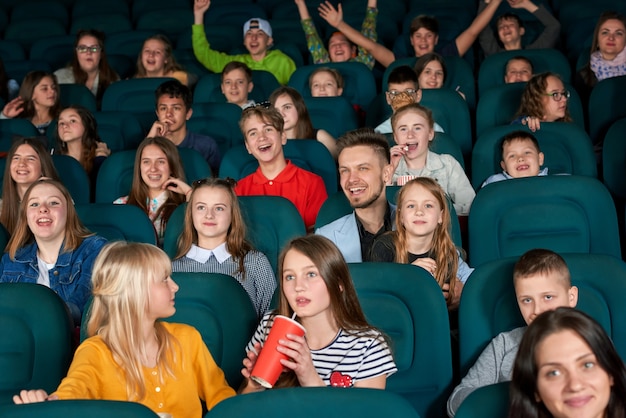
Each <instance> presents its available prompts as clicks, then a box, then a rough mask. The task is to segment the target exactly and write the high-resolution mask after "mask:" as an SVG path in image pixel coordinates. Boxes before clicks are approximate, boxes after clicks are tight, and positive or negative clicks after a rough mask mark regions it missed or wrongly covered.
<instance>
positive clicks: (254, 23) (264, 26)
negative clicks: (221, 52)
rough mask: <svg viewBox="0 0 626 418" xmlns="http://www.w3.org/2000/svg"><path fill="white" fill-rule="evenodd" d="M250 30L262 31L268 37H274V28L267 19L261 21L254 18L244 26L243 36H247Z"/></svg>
mask: <svg viewBox="0 0 626 418" xmlns="http://www.w3.org/2000/svg"><path fill="white" fill-rule="evenodd" d="M250 29H261V30H262V31H263V32H265V34H266V35H267V36H269V37H270V38H271V37H272V27H271V26H270V22H268V21H267V20H265V19H261V18H259V17H253V18H252V19H250V20H248V21H247V22H246V23H244V24H243V36H246V33H247V32H248V31H249V30H250Z"/></svg>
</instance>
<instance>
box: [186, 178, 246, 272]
mask: <svg viewBox="0 0 626 418" xmlns="http://www.w3.org/2000/svg"><path fill="white" fill-rule="evenodd" d="M235 185H236V183H235V181H234V180H233V179H230V178H227V179H220V178H212V177H209V178H206V179H202V180H197V181H194V182H193V185H192V191H191V196H190V198H189V202H188V203H187V208H186V209H185V223H184V226H183V233H182V234H181V236H180V238H179V239H178V251H177V253H176V257H174V259H178V258H181V257H184V256H185V254H187V252H188V251H189V249H190V248H191V244H196V245H197V244H198V231H197V230H196V228H195V227H194V226H193V204H194V198H195V195H196V191H198V190H199V189H201V188H205V187H206V188H213V189H222V190H224V191H225V192H226V194H228V197H229V198H230V211H231V213H230V215H231V221H230V226H229V227H228V232H227V233H226V249H227V250H228V252H229V253H230V254H231V255H232V257H233V259H234V260H237V262H238V264H239V272H240V273H241V276H242V279H243V280H245V279H246V268H245V266H244V262H243V261H244V258H245V257H246V255H247V254H248V252H250V251H251V250H252V245H251V244H250V243H249V242H248V241H246V225H245V223H244V221H243V215H242V213H241V207H240V206H239V200H238V199H237V195H236V194H235Z"/></svg>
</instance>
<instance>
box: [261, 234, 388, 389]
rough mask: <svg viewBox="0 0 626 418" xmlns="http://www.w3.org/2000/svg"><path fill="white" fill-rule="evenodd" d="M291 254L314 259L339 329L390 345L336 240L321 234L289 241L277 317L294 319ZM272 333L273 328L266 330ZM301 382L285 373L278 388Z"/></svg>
mask: <svg viewBox="0 0 626 418" xmlns="http://www.w3.org/2000/svg"><path fill="white" fill-rule="evenodd" d="M289 251H297V252H299V253H301V254H303V255H305V256H307V257H308V258H310V259H311V261H312V262H313V264H314V265H315V267H317V269H318V271H319V274H320V276H321V277H322V279H323V280H324V283H325V284H326V289H327V290H328V296H329V298H330V309H331V311H332V315H333V318H334V319H335V322H336V324H337V326H338V327H339V328H340V329H342V330H343V331H344V332H346V333H349V334H360V333H363V332H371V331H374V332H376V333H377V335H379V337H380V339H381V340H382V341H383V342H385V344H387V343H386V340H385V337H384V336H383V334H382V333H381V332H380V331H378V330H376V329H375V328H374V327H373V326H372V325H370V324H369V323H368V322H367V319H365V314H364V313H363V310H362V309H361V304H360V303H359V299H358V297H357V294H356V290H355V288H354V283H353V281H352V276H351V275H350V270H349V269H348V265H347V264H346V260H345V259H344V258H343V255H342V254H341V251H340V250H339V249H338V248H337V246H336V245H335V244H333V242H332V241H330V240H329V239H328V238H325V237H323V236H321V235H314V234H313V235H306V236H302V237H298V238H294V239H292V240H291V241H289V242H288V243H287V244H286V245H285V247H284V248H283V250H282V251H281V253H280V257H279V259H278V282H279V283H280V288H281V291H280V297H279V300H278V309H277V311H276V314H278V315H284V316H288V317H291V316H293V313H294V311H293V309H292V308H291V306H290V305H289V302H288V301H287V298H286V296H285V294H284V292H283V291H282V281H283V266H284V262H285V256H286V255H287V253H288V252H289ZM266 331H269V328H268V329H266ZM298 385H299V384H298V379H297V378H296V376H295V373H293V371H291V372H287V373H283V374H282V375H281V377H280V378H279V380H278V383H277V385H276V387H290V386H298Z"/></svg>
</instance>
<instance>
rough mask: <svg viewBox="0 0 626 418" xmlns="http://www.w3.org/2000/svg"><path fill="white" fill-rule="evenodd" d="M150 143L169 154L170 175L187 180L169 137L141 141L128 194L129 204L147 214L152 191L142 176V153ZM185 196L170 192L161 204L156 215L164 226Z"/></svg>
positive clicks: (174, 146) (176, 150)
mask: <svg viewBox="0 0 626 418" xmlns="http://www.w3.org/2000/svg"><path fill="white" fill-rule="evenodd" d="M148 145H156V146H157V147H159V148H160V149H161V151H163V153H164V154H165V155H166V156H167V164H168V165H169V169H170V175H171V176H172V177H175V178H177V179H180V180H182V181H185V171H184V170H183V163H182V160H181V159H180V154H179V153H178V148H176V145H174V144H173V143H172V141H170V140H169V139H167V138H164V137H161V136H155V137H151V138H146V139H144V140H143V141H141V144H139V147H138V148H137V153H136V154H135V167H134V170H133V183H132V186H131V188H130V194H129V195H128V204H129V205H135V206H138V207H139V208H140V209H141V210H143V211H144V212H145V213H146V214H147V213H149V211H150V210H149V206H148V200H149V199H150V193H149V191H148V186H147V185H146V183H144V182H143V179H142V178H141V155H142V153H143V150H144V149H145V148H146V147H147V146H148ZM185 199H186V198H185V196H184V195H182V194H178V193H171V192H168V198H167V200H166V201H165V203H163V204H162V205H161V207H160V208H159V209H158V211H157V213H156V217H157V218H158V217H159V216H161V219H162V220H163V221H162V222H163V227H164V226H165V224H167V220H168V219H169V218H170V216H171V215H172V212H174V210H175V209H176V208H177V207H178V205H180V204H181V203H184V202H185ZM157 232H158V231H157Z"/></svg>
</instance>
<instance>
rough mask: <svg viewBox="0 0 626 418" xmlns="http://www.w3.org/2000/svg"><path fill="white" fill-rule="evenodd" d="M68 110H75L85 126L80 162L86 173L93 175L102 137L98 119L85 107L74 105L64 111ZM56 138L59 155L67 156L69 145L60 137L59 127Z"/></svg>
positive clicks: (81, 140)
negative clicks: (94, 161)
mask: <svg viewBox="0 0 626 418" xmlns="http://www.w3.org/2000/svg"><path fill="white" fill-rule="evenodd" d="M68 109H72V110H74V111H75V112H76V113H77V114H78V117H79V118H80V121H81V123H82V124H83V128H84V132H83V136H82V138H81V139H80V142H81V144H82V152H81V156H80V161H79V162H80V165H82V166H83V168H84V169H85V171H86V172H87V173H88V174H91V170H92V168H93V160H94V158H96V148H97V146H98V141H100V135H98V122H96V118H95V117H94V116H93V115H92V114H91V112H90V111H89V110H88V109H87V108H85V107H83V106H77V105H73V106H70V107H66V108H65V109H63V110H68ZM59 116H60V115H59ZM54 137H55V140H56V143H57V147H58V149H59V154H61V155H67V153H68V150H67V143H66V142H64V141H63V140H62V139H61V138H60V137H59V127H57V130H56V132H55V133H54Z"/></svg>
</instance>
